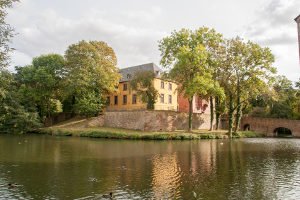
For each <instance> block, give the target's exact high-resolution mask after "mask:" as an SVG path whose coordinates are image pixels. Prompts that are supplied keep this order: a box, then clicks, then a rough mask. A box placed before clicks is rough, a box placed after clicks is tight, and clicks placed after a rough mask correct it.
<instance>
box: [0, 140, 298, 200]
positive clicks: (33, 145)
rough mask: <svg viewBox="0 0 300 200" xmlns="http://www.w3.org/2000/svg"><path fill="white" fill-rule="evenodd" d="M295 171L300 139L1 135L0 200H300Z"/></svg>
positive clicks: (296, 169) (296, 171)
mask: <svg viewBox="0 0 300 200" xmlns="http://www.w3.org/2000/svg"><path fill="white" fill-rule="evenodd" d="M25 141H27V142H25ZM299 171H300V140H288V139H246V140H233V141H229V140H225V141H221V140H203V141H184V142H181V141H177V142H175V141H166V142H158V141H117V140H115V141H111V140H92V139H84V138H59V137H57V138H56V137H48V136H0V197H1V198H5V199H22V198H23V199H79V198H85V199H102V197H103V194H109V193H110V192H113V194H114V197H115V199H194V196H195V195H196V196H197V199H238V198H239V199H300V173H299ZM9 183H13V184H17V185H18V187H15V188H13V189H11V188H8V184H9Z"/></svg>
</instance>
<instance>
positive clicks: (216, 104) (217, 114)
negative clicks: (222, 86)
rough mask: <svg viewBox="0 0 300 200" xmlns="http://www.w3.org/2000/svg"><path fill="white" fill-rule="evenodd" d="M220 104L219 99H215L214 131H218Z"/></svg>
mask: <svg viewBox="0 0 300 200" xmlns="http://www.w3.org/2000/svg"><path fill="white" fill-rule="evenodd" d="M220 104H221V102H220V99H219V97H216V98H215V107H216V130H219V123H220V116H221V108H220V107H221V105H220Z"/></svg>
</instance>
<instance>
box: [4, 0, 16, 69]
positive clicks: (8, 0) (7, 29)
mask: <svg viewBox="0 0 300 200" xmlns="http://www.w3.org/2000/svg"><path fill="white" fill-rule="evenodd" d="M17 1H18V0H1V2H0V70H3V69H4V68H5V67H6V66H7V65H8V63H9V52H10V51H11V50H12V48H11V47H9V45H8V44H9V42H10V39H11V38H12V36H13V28H12V27H11V26H10V25H9V24H7V23H6V22H5V17H6V15H7V12H6V9H7V8H11V7H12V4H13V3H14V2H17Z"/></svg>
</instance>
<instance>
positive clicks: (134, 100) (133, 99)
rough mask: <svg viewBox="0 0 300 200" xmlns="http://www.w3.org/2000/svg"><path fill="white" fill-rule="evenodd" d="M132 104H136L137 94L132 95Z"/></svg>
mask: <svg viewBox="0 0 300 200" xmlns="http://www.w3.org/2000/svg"><path fill="white" fill-rule="evenodd" d="M132 104H136V94H133V95H132Z"/></svg>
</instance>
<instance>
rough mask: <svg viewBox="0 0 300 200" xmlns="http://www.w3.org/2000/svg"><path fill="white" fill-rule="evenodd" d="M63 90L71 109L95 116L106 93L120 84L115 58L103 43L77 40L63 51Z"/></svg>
mask: <svg viewBox="0 0 300 200" xmlns="http://www.w3.org/2000/svg"><path fill="white" fill-rule="evenodd" d="M65 59H66V90H65V93H66V94H67V95H68V96H69V100H71V101H69V103H70V104H71V106H70V108H71V111H72V112H76V113H79V114H84V115H96V114H98V113H99V112H100V111H101V109H102V108H103V106H104V105H105V103H106V102H105V101H106V98H105V96H106V95H108V94H109V93H111V92H112V91H114V90H115V87H116V86H117V85H118V84H119V78H120V74H119V72H118V68H117V67H116V65H117V58H116V55H115V52H114V50H113V49H112V48H111V47H109V46H108V45H107V44H106V43H105V42H99V41H90V42H87V41H80V42H79V43H77V44H73V45H70V46H69V47H68V49H67V51H66V53H65Z"/></svg>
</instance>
